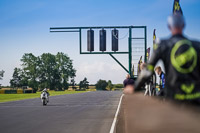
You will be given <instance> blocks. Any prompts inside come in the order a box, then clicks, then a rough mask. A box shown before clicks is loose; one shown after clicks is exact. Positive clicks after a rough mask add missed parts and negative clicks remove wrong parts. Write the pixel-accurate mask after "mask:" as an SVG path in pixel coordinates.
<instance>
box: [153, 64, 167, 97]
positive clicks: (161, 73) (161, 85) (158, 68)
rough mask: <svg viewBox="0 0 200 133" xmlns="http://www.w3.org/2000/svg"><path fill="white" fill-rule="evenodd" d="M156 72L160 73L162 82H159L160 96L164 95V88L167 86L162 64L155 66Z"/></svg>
mask: <svg viewBox="0 0 200 133" xmlns="http://www.w3.org/2000/svg"><path fill="white" fill-rule="evenodd" d="M155 72H156V73H157V74H158V76H159V77H160V82H159V86H160V90H159V91H158V94H157V95H158V96H164V88H165V73H164V72H163V71H162V69H161V67H160V66H157V67H156V68H155Z"/></svg>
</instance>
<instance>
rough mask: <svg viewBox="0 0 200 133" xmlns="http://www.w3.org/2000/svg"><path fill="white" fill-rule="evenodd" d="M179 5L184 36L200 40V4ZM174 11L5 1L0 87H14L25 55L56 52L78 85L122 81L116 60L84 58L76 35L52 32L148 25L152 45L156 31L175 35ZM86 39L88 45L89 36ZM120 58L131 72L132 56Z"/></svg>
mask: <svg viewBox="0 0 200 133" xmlns="http://www.w3.org/2000/svg"><path fill="white" fill-rule="evenodd" d="M180 4H181V7H182V10H183V13H184V16H185V19H186V29H185V33H184V34H185V35H186V36H187V37H188V38H190V39H195V40H198V41H200V8H199V7H200V1H199V0H180ZM172 7H173V0H142V1H141V0H112V1H111V0H0V51H1V52H0V70H4V71H5V74H4V78H3V80H1V81H0V84H2V85H9V81H10V79H11V78H12V74H13V70H14V68H15V67H19V68H20V67H21V66H20V64H21V62H20V59H21V57H22V56H23V54H24V53H33V54H34V55H35V56H39V55H41V54H42V53H52V54H56V53H57V52H64V53H66V54H67V55H68V56H69V57H70V58H71V59H72V60H73V64H74V67H75V69H76V70H77V73H76V75H77V77H76V79H75V80H76V82H77V83H79V81H80V80H83V78H84V77H87V79H88V81H89V82H90V83H91V84H95V83H96V82H97V80H99V79H104V80H110V79H111V80H112V82H113V83H122V82H123V80H124V78H125V76H126V72H125V71H124V70H123V69H122V68H121V67H120V66H119V65H118V64H117V63H116V62H115V61H114V60H113V59H112V58H111V57H109V56H108V55H80V54H79V42H78V34H77V33H50V32H49V28H50V27H72V26H130V25H135V26H137V25H139V26H141V25H145V26H147V45H148V47H152V36H153V35H152V34H153V29H156V35H157V37H159V38H167V37H169V36H170V32H169V30H168V28H167V17H168V16H169V15H170V14H171V13H172ZM134 34H137V32H134ZM124 35H126V31H122V32H120V37H123V36H124ZM120 37H119V38H120ZM82 41H83V45H84V44H85V45H86V36H85V37H83V40H82ZM126 42H127V40H126V39H124V40H120V43H119V48H120V50H124V49H126V48H127V43H126ZM109 43H110V42H109V41H108V42H107V44H108V46H109ZM83 47H84V46H83ZM98 47H99V46H98V39H97V38H96V37H95V48H96V49H97V48H98ZM85 49H86V48H85ZM85 49H84V48H83V50H85ZM116 58H117V59H118V60H119V61H120V62H122V64H123V65H124V66H125V67H127V69H128V56H127V55H116Z"/></svg>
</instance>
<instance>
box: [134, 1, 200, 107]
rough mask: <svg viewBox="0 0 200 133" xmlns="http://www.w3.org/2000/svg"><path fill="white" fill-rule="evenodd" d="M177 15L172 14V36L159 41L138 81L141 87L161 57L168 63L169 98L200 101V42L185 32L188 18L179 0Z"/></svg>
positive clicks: (165, 63) (137, 86) (166, 93)
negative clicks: (187, 36) (189, 37)
mask: <svg viewBox="0 0 200 133" xmlns="http://www.w3.org/2000/svg"><path fill="white" fill-rule="evenodd" d="M174 6H176V7H174V11H173V15H171V16H170V17H169V18H168V27H169V29H170V31H171V34H172V37H170V38H169V39H167V40H162V41H160V42H158V43H157V44H156V47H155V49H154V52H153V55H152V57H151V59H150V61H149V62H148V64H147V68H146V69H145V71H142V73H141V76H140V77H138V80H137V81H136V83H135V86H134V89H136V90H137V89H140V88H141V86H143V85H144V83H145V81H147V80H148V79H149V78H150V77H151V75H152V74H153V72H154V66H155V65H156V63H157V62H158V60H159V59H161V60H162V61H163V63H164V67H165V72H166V75H165V81H166V83H165V88H164V93H165V95H166V96H167V97H168V98H171V99H174V100H177V101H180V102H184V103H185V102H186V103H194V104H198V105H200V54H199V53H200V42H197V41H191V40H189V39H187V38H186V37H185V36H184V35H183V29H184V27H185V20H184V17H183V14H182V10H181V7H180V4H179V3H178V1H176V0H175V2H174Z"/></svg>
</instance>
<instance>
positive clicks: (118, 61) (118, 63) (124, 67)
mask: <svg viewBox="0 0 200 133" xmlns="http://www.w3.org/2000/svg"><path fill="white" fill-rule="evenodd" d="M109 55H110V56H111V57H112V58H113V59H114V60H115V61H116V62H117V63H118V64H119V65H120V66H121V67H122V68H123V69H124V70H125V71H126V72H127V73H129V71H128V70H127V69H126V68H125V67H124V66H123V65H122V64H121V63H120V62H119V61H118V60H117V59H116V58H115V57H114V56H113V55H112V54H109Z"/></svg>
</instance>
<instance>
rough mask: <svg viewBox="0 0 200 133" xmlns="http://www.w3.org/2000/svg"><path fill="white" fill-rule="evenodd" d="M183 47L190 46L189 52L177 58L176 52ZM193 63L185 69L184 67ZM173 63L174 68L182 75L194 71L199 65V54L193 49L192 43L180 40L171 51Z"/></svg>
mask: <svg viewBox="0 0 200 133" xmlns="http://www.w3.org/2000/svg"><path fill="white" fill-rule="evenodd" d="M183 45H188V46H189V48H188V50H187V51H185V52H183V53H181V54H179V55H177V56H176V55H175V54H176V52H177V51H178V50H179V48H180V47H181V46H183ZM191 61H192V63H191V65H190V66H189V67H188V68H183V65H185V64H186V63H188V62H191ZM171 63H172V65H173V67H174V68H175V69H176V70H177V71H178V72H180V73H184V74H187V73H190V72H192V71H193V70H194V68H195V67H196V65H197V52H196V50H195V49H194V48H193V47H192V43H191V42H190V41H188V40H180V41H178V42H177V43H176V44H175V45H174V47H173V48H172V51H171Z"/></svg>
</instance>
